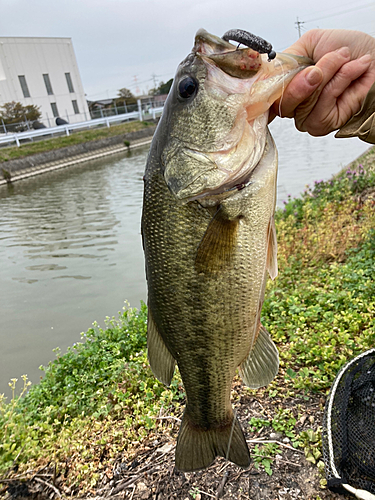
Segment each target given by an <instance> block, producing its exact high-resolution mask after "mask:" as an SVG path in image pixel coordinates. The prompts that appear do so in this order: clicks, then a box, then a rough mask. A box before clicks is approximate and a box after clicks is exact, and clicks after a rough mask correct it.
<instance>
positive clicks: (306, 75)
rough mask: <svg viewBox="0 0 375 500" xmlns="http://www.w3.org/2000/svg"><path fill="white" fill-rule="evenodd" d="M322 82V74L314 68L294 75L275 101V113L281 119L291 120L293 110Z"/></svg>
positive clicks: (318, 69)
mask: <svg viewBox="0 0 375 500" xmlns="http://www.w3.org/2000/svg"><path fill="white" fill-rule="evenodd" d="M322 81H323V72H322V70H321V69H320V68H317V67H315V66H312V67H310V68H307V69H305V70H304V71H302V72H301V73H299V74H298V75H296V76H295V77H294V78H293V80H292V81H291V82H290V83H289V85H288V86H287V88H286V89H285V91H284V94H283V95H282V97H281V98H280V99H278V100H277V101H276V103H275V106H274V110H275V113H277V114H278V115H279V116H281V117H283V118H285V117H287V118H293V117H294V112H295V109H296V108H297V107H298V106H299V105H300V104H301V103H302V102H303V101H305V100H306V99H308V98H309V97H310V96H311V95H312V93H313V92H314V91H315V90H316V89H317V88H318V86H319V84H320V83H321V82H322Z"/></svg>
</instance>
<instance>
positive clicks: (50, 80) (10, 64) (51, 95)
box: [0, 37, 90, 126]
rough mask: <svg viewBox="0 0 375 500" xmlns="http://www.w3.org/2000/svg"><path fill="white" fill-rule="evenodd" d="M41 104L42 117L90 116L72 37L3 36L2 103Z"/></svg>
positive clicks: (0, 48) (71, 120)
mask: <svg viewBox="0 0 375 500" xmlns="http://www.w3.org/2000/svg"><path fill="white" fill-rule="evenodd" d="M11 101H16V102H20V103H21V104H23V105H24V106H25V105H28V104H34V105H36V106H40V111H41V113H42V117H41V119H40V121H42V122H43V123H44V124H45V125H46V126H54V125H55V120H56V118H57V117H60V118H63V119H64V120H67V121H68V122H69V123H76V122H80V121H85V120H89V119H90V113H89V109H88V107H87V102H86V98H85V93H84V91H83V86H82V82H81V77H80V74H79V70H78V65H77V60H76V57H75V54H74V50H73V44H72V40H71V39H70V38H40V37H36V38H32V37H0V106H1V105H3V104H5V103H7V102H11Z"/></svg>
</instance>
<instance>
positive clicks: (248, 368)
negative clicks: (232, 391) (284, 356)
mask: <svg viewBox="0 0 375 500" xmlns="http://www.w3.org/2000/svg"><path fill="white" fill-rule="evenodd" d="M278 371H279V353H278V351H277V348H276V346H275V344H274V343H273V342H272V339H271V337H270V334H269V333H268V332H267V330H266V329H265V328H264V326H262V325H260V328H259V334H258V338H257V341H256V343H255V345H254V347H253V348H252V350H251V351H250V354H249V355H248V357H247V358H246V359H245V361H243V363H241V365H240V368H239V372H240V375H241V378H242V380H243V381H244V384H246V385H247V386H248V387H250V389H258V388H259V387H264V386H266V385H268V384H269V383H270V382H272V380H273V379H274V378H275V376H276V375H277V372H278Z"/></svg>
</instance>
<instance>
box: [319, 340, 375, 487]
mask: <svg viewBox="0 0 375 500" xmlns="http://www.w3.org/2000/svg"><path fill="white" fill-rule="evenodd" d="M323 457H324V462H325V470H326V478H327V483H328V484H327V485H328V487H329V488H330V489H331V490H333V491H336V492H339V493H343V492H344V491H346V490H345V489H343V488H342V487H341V485H342V484H349V485H350V486H352V487H354V488H356V489H362V490H366V491H368V492H370V493H373V494H375V349H370V350H369V351H366V352H365V353H363V354H361V355H360V356H357V357H356V358H355V359H353V360H352V361H350V362H349V363H347V364H346V365H345V366H344V367H343V368H342V369H341V370H340V372H339V373H338V374H337V376H336V379H335V381H334V383H333V385H332V388H331V390H330V393H329V396H328V399H327V402H326V406H325V411H324V419H323Z"/></svg>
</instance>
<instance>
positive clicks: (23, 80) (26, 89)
mask: <svg viewBox="0 0 375 500" xmlns="http://www.w3.org/2000/svg"><path fill="white" fill-rule="evenodd" d="M18 79H19V81H20V85H21V89H22V92H23V97H30V92H29V87H28V86H27V83H26V78H25V75H19V76H18Z"/></svg>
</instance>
